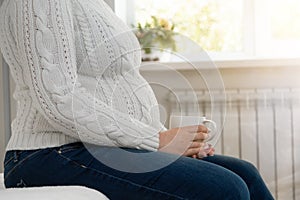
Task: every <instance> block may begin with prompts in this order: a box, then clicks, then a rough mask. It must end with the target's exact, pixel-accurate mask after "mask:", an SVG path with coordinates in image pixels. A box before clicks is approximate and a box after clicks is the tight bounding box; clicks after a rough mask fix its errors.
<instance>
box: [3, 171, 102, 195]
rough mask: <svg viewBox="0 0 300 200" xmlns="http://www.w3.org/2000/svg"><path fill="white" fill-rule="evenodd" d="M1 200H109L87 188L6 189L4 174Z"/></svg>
mask: <svg viewBox="0 0 300 200" xmlns="http://www.w3.org/2000/svg"><path fill="white" fill-rule="evenodd" d="M0 199H1V200H6V199H7V200H20V199H22V200H68V199H70V200H108V198H107V197H106V196H105V195H103V194H102V193H100V192H98V191H96V190H92V189H89V188H86V187H80V186H64V187H39V188H15V189H5V187H4V179H3V174H0Z"/></svg>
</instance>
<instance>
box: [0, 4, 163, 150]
mask: <svg viewBox="0 0 300 200" xmlns="http://www.w3.org/2000/svg"><path fill="white" fill-rule="evenodd" d="M15 3H16V5H17V7H18V8H19V9H20V11H22V12H21V13H19V15H18V16H19V18H18V19H14V20H15V21H14V22H15V23H16V24H14V25H15V26H16V29H17V30H18V31H19V34H18V37H19V38H17V41H20V43H19V44H18V47H19V49H18V52H19V53H20V56H21V57H22V61H23V62H22V63H21V64H22V66H23V70H24V72H23V73H24V75H25V81H26V85H28V87H29V90H30V95H31V97H32V100H33V102H34V105H35V106H36V108H37V109H38V110H39V111H40V112H41V113H42V114H43V116H44V117H45V118H46V119H47V120H48V121H49V123H50V124H51V125H52V126H53V127H54V128H55V129H57V130H61V131H62V132H63V133H64V134H67V135H69V136H72V137H74V138H78V139H81V140H82V141H83V142H88V143H93V144H99V145H117V146H122V147H131V148H140V149H147V150H152V151H155V150H157V149H158V147H159V134H158V132H159V131H160V130H156V129H155V128H153V127H151V126H148V125H146V124H144V123H142V122H140V121H138V120H136V119H132V118H131V117H130V116H129V115H127V114H125V113H122V112H119V111H118V110H116V109H113V108H112V107H110V106H108V105H107V104H105V103H104V102H102V101H100V100H99V99H95V97H94V96H93V95H92V94H90V93H89V92H88V91H87V90H86V89H85V88H83V87H82V86H81V85H80V83H79V82H78V77H77V64H76V54H75V44H74V32H73V21H72V11H71V5H70V1H69V0H50V1H49V0H22V1H15ZM2 31H3V30H2ZM4 45H7V44H4ZM5 56H9V55H5Z"/></svg>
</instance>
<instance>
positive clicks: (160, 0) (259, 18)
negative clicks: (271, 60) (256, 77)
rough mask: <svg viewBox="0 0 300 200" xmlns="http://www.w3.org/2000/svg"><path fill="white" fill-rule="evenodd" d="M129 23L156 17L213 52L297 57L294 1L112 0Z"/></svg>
mask: <svg viewBox="0 0 300 200" xmlns="http://www.w3.org/2000/svg"><path fill="white" fill-rule="evenodd" d="M115 6H116V13H117V14H118V15H119V16H120V17H121V18H123V19H124V21H126V22H127V24H128V25H130V26H132V25H136V24H137V23H138V22H141V23H145V22H146V21H147V20H149V19H150V18H151V16H156V17H160V18H165V19H168V20H172V22H173V23H174V24H175V25H176V27H175V31H177V32H179V33H180V34H182V35H185V36H187V37H189V38H191V39H192V40H193V41H195V42H196V43H197V44H199V45H200V46H201V47H202V48H203V49H204V50H206V51H208V52H209V53H210V54H211V55H217V57H225V58H232V57H240V56H242V57H245V56H246V57H285V58H286V57H300V23H299V21H300V12H299V10H300V1H299V0H184V1H183V0H115Z"/></svg>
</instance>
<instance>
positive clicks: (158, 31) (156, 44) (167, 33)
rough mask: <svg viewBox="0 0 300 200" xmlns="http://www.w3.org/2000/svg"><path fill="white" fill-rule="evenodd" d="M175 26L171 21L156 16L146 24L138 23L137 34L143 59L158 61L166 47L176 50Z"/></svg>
mask: <svg viewBox="0 0 300 200" xmlns="http://www.w3.org/2000/svg"><path fill="white" fill-rule="evenodd" d="M174 28H175V25H174V24H173V23H172V22H171V21H169V20H166V19H164V18H158V17H155V16H152V17H151V21H150V22H146V23H145V24H144V25H142V24H141V23H138V25H137V29H136V31H135V35H136V37H137V38H138V40H139V43H140V45H141V48H142V50H143V56H142V60H143V61H158V60H159V57H160V55H162V52H163V51H164V50H165V49H169V50H172V51H176V41H175V39H174V36H175V35H176V33H175V32H174ZM157 52H158V54H157ZM155 53H156V54H155Z"/></svg>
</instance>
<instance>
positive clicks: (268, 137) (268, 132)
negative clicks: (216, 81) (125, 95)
mask: <svg viewBox="0 0 300 200" xmlns="http://www.w3.org/2000/svg"><path fill="white" fill-rule="evenodd" d="M211 94H214V95H213V97H214V101H211V97H212V96H211ZM225 94H226V95H224V92H222V91H218V90H211V91H209V92H208V91H205V90H203V91H202V90H199V91H188V90H173V91H172V93H170V94H169V95H168V98H167V101H168V105H169V108H168V109H169V111H170V113H171V114H175V115H177V114H182V115H194V114H195V112H194V111H195V110H196V108H199V111H198V113H197V114H199V115H203V116H206V117H208V118H212V119H213V120H215V121H216V122H217V124H218V127H219V131H220V132H221V136H220V138H219V140H218V142H217V144H216V146H215V147H216V153H218V154H224V155H229V156H234V157H238V158H241V159H244V160H248V161H250V162H251V163H253V164H254V165H255V166H256V167H257V168H258V170H259V171H260V173H261V175H262V176H263V178H264V180H265V182H266V183H267V185H268V187H269V189H270V190H271V192H272V194H273V195H274V197H275V199H277V200H290V199H291V200H300V89H298V88H297V89H289V88H283V89H230V90H226V91H225ZM195 96H196V97H197V98H196V99H197V100H196V101H195V100H192V99H195ZM224 96H226V98H224ZM178 99H180V101H178ZM212 110H213V111H212ZM224 119H225V120H224Z"/></svg>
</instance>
